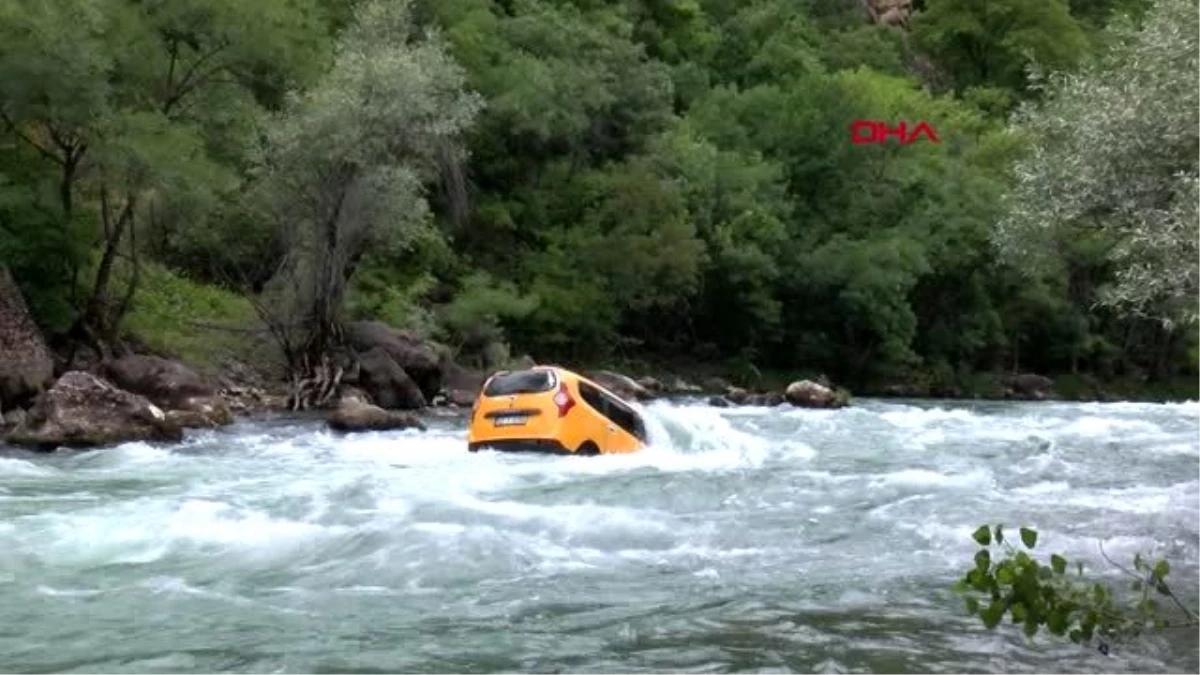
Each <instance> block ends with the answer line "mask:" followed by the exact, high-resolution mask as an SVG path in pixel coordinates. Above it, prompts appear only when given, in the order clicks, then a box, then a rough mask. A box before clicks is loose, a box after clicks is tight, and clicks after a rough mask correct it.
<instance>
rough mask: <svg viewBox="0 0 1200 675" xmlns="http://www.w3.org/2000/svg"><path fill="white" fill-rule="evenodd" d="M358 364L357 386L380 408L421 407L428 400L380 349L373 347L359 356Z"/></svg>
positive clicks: (403, 408) (417, 408) (414, 408)
mask: <svg viewBox="0 0 1200 675" xmlns="http://www.w3.org/2000/svg"><path fill="white" fill-rule="evenodd" d="M358 364H359V372H358V385H359V386H360V387H362V389H363V391H365V392H366V393H367V394H368V395H369V396H370V397H371V400H372V401H374V402H375V403H376V404H377V405H379V406H380V407H382V408H387V409H390V410H419V409H420V408H424V407H425V405H426V402H427V400H428V399H426V398H425V394H424V393H423V392H422V391H421V388H420V387H419V386H418V385H417V383H416V382H414V381H413V379H412V378H411V377H409V375H408V371H406V370H405V369H404V368H402V367H400V365H399V364H398V363H396V361H395V360H393V359H392V357H391V355H390V354H389V353H388V352H387V351H385V350H384V349H383V348H381V347H373V348H372V349H370V350H368V351H367V352H366V353H364V354H359V356H358ZM435 395H436V392H435ZM430 398H432V396H431V397H430Z"/></svg>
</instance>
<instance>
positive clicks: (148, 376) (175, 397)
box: [104, 354, 233, 427]
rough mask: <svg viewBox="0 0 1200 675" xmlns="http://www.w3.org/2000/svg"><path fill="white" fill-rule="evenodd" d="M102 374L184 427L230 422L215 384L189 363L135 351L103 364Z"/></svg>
mask: <svg viewBox="0 0 1200 675" xmlns="http://www.w3.org/2000/svg"><path fill="white" fill-rule="evenodd" d="M104 374H105V375H106V376H107V377H108V379H109V380H111V381H112V382H113V383H114V384H116V385H117V386H118V387H120V388H121V389H124V390H125V391H129V392H133V393H135V394H141V395H142V396H145V397H146V398H148V399H150V401H151V402H152V403H154V404H155V405H158V406H160V407H162V408H164V409H165V410H166V414H167V418H168V419H170V420H171V421H172V422H175V423H177V424H179V425H180V426H183V427H217V426H221V425H225V424H229V423H231V422H233V413H232V412H231V411H230V408H229V405H228V404H227V403H226V402H225V401H223V400H221V397H220V396H219V395H218V392H219V386H218V383H217V382H216V381H215V380H213V379H210V378H208V377H205V376H203V375H201V374H199V373H197V372H196V371H195V370H192V369H191V368H189V367H188V366H186V365H184V364H182V363H179V362H178V361H171V360H169V359H164V358H161V357H158V356H150V355H143V354H134V355H131V356H124V357H121V358H119V359H116V360H115V361H109V362H107V363H105V364H104Z"/></svg>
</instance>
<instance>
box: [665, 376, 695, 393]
mask: <svg viewBox="0 0 1200 675" xmlns="http://www.w3.org/2000/svg"><path fill="white" fill-rule="evenodd" d="M663 388H664V389H665V390H666V391H667V392H669V393H672V394H699V393H702V392H703V391H704V389H703V388H702V387H700V386H699V385H695V384H692V383H691V382H688V381H687V380H685V379H683V378H682V377H674V378H672V379H670V380H668V381H667V383H666V384H664V385H663Z"/></svg>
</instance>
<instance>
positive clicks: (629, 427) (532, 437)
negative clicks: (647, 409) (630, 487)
mask: <svg viewBox="0 0 1200 675" xmlns="http://www.w3.org/2000/svg"><path fill="white" fill-rule="evenodd" d="M645 445H646V425H645V423H644V421H643V420H642V416H641V415H639V414H638V412H637V411H636V410H634V409H633V406H631V405H629V404H628V403H626V402H625V401H624V400H622V399H621V397H619V396H617V395H616V394H614V393H612V392H611V391H609V390H607V389H605V388H604V387H602V386H600V385H599V384H596V383H595V382H592V381H591V380H589V379H587V378H586V377H583V376H582V375H579V374H577V373H573V372H571V371H569V370H567V369H565V368H559V367H556V366H535V367H533V368H529V369H527V370H518V371H511V372H510V371H501V372H499V373H496V374H495V375H492V376H491V377H490V378H488V380H487V381H486V382H484V384H483V389H482V390H481V391H480V393H479V398H478V399H476V401H475V407H474V408H473V409H472V410H471V422H470V430H469V432H468V434H467V448H468V449H469V450H470V451H471V452H476V451H478V450H481V449H483V448H489V449H493V450H501V451H525V452H545V453H553V454H569V455H599V454H609V453H628V452H635V451H637V450H640V449H642V448H643V447H645Z"/></svg>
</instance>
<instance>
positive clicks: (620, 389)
mask: <svg viewBox="0 0 1200 675" xmlns="http://www.w3.org/2000/svg"><path fill="white" fill-rule="evenodd" d="M588 379H590V380H592V381H593V382H595V383H596V384H599V385H600V386H602V387H604V388H605V389H607V390H609V391H611V392H612V393H614V394H616V395H617V396H620V397H621V398H624V399H630V400H633V399H636V400H638V401H647V400H650V399H652V398H654V394H653V393H652V392H651V391H650V390H648V389H646V388H645V387H643V386H642V385H640V384H638V383H637V382H635V381H634V379H633V378H631V377H629V376H628V375H622V374H620V373H614V372H612V371H611V370H597V371H594V372H591V373H588Z"/></svg>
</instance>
